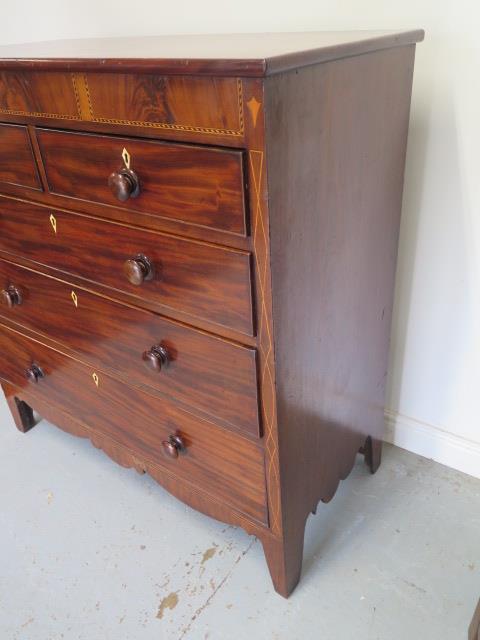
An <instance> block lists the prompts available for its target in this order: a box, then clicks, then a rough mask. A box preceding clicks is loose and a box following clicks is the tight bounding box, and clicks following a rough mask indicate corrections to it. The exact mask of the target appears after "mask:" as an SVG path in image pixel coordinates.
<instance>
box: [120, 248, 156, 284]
mask: <svg viewBox="0 0 480 640" xmlns="http://www.w3.org/2000/svg"><path fill="white" fill-rule="evenodd" d="M123 272H124V273H125V275H126V276H127V278H128V281H129V282H130V283H131V284H134V285H137V286H139V285H141V284H142V283H143V282H145V280H151V279H152V278H153V273H154V269H153V264H152V263H151V262H150V260H149V259H148V258H147V257H146V256H144V255H142V254H138V255H137V256H135V257H134V258H131V259H130V260H126V261H125V263H124V265H123Z"/></svg>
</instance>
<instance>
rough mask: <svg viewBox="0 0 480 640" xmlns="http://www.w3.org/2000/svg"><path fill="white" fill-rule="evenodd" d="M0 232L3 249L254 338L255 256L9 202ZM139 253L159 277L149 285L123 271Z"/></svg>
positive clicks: (4, 203)
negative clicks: (252, 265) (132, 280)
mask: <svg viewBox="0 0 480 640" xmlns="http://www.w3.org/2000/svg"><path fill="white" fill-rule="evenodd" d="M51 216H53V217H54V220H55V228H52V223H51ZM0 234H1V236H2V240H1V242H0V251H6V252H8V253H12V254H15V255H18V256H24V257H26V258H28V259H30V260H32V261H34V262H36V263H38V264H43V265H48V266H51V267H53V268H55V269H58V270H59V271H62V272H64V273H72V274H75V275H78V276H80V277H82V278H83V279H85V280H88V281H89V282H92V283H94V282H98V283H100V284H103V285H105V286H107V287H110V288H111V289H112V290H115V289H116V290H121V291H124V292H126V293H128V294H130V295H131V296H132V297H134V298H136V299H137V300H138V301H141V300H142V299H143V298H145V299H148V300H150V301H152V302H154V303H155V304H156V305H157V306H158V307H159V309H160V310H162V311H165V310H166V309H168V308H169V307H173V308H178V309H179V310H180V311H183V312H184V313H186V314H188V315H190V316H192V318H195V317H199V318H205V319H207V320H211V321H212V322H215V323H217V324H221V325H222V324H223V325H226V326H229V327H232V328H233V329H236V330H237V331H241V332H243V333H247V334H252V333H253V330H254V329H253V319H252V301H251V274H250V255H249V254H248V253H247V252H243V251H235V250H233V249H227V248H223V247H217V246H214V245H209V244H205V243H200V242H191V241H189V240H185V239H183V238H179V237H176V236H171V235H167V234H160V233H151V232H148V231H144V230H142V229H138V228H136V227H130V226H123V225H119V224H114V223H110V222H105V221H102V220H100V219H98V218H92V217H90V216H83V215H78V214H73V213H67V212H65V211H59V210H53V211H52V210H51V209H47V208H40V207H37V206H35V205H33V204H29V203H24V202H17V201H15V200H10V199H5V198H2V197H0ZM66 254H68V256H67V257H66ZM138 254H144V255H145V256H147V257H148V258H149V260H150V261H151V262H152V263H153V265H154V267H155V277H154V278H153V279H152V280H150V281H148V282H145V283H143V284H142V285H141V286H135V285H133V284H131V283H130V282H129V281H128V279H127V277H126V276H125V275H124V273H123V265H124V262H125V261H126V260H128V259H130V258H134V257H135V256H136V255H138Z"/></svg>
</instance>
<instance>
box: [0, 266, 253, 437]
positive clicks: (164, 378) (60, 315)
mask: <svg viewBox="0 0 480 640" xmlns="http://www.w3.org/2000/svg"><path fill="white" fill-rule="evenodd" d="M0 289H1V290H2V295H3V298H2V299H3V301H4V303H9V304H10V305H11V306H8V305H7V304H3V305H2V306H1V307H0V314H1V315H2V316H4V317H6V318H8V319H9V320H12V321H14V322H17V323H20V324H21V325H23V326H25V327H28V328H29V329H32V330H33V331H37V332H40V333H42V334H44V335H46V336H48V337H50V338H51V339H52V340H56V341H58V342H60V343H62V344H64V345H66V346H67V347H69V348H70V349H73V350H74V351H76V352H78V354H79V355H81V357H84V358H85V359H86V360H87V361H88V362H90V363H91V364H93V365H94V366H96V367H98V368H100V369H102V370H104V369H108V370H112V371H114V372H115V374H118V375H119V376H120V377H122V378H123V379H124V380H126V381H128V382H129V383H130V384H134V385H145V386H148V387H150V388H152V389H155V390H156V391H158V392H159V393H161V394H162V395H163V396H166V397H169V398H172V399H173V400H176V401H178V402H181V403H183V404H184V405H189V406H190V405H191V406H192V407H194V408H196V409H200V410H201V411H203V412H205V413H206V414H208V415H210V416H211V417H213V418H215V419H216V420H220V421H221V422H222V424H224V425H225V426H229V427H233V428H237V429H242V430H244V431H246V432H248V433H250V434H252V435H255V436H258V435H259V417H258V397H257V374H256V352H255V350H254V349H250V348H246V347H242V346H239V345H236V344H234V343H232V342H230V341H228V340H223V339H220V338H216V337H214V336H211V335H209V334H206V333H204V332H201V331H196V330H194V329H191V328H189V327H186V326H184V325H181V324H179V323H177V322H173V321H170V320H167V319H165V318H162V317H160V316H157V315H156V314H154V313H151V312H149V311H144V310H143V309H138V308H135V307H131V306H128V305H125V304H122V303H119V302H114V301H112V300H108V299H106V298H104V297H102V296H99V295H96V294H94V293H91V292H89V291H87V290H85V289H82V288H79V287H73V286H72V285H71V284H68V283H67V282H64V281H61V280H57V279H56V278H51V277H47V276H45V275H43V274H40V273H37V272H35V271H33V270H31V269H27V268H24V267H21V266H17V265H15V264H11V263H9V262H6V261H4V260H0ZM157 346H160V347H161V348H162V349H164V351H161V350H155V349H153V350H152V347H157ZM144 354H145V355H144ZM144 357H145V358H146V360H145V361H144ZM164 357H166V360H164V359H163V358H164ZM146 365H150V366H146Z"/></svg>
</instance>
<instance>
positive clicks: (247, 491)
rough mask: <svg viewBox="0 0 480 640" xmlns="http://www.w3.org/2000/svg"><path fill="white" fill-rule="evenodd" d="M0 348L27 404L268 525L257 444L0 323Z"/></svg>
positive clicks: (6, 372)
mask: <svg viewBox="0 0 480 640" xmlns="http://www.w3.org/2000/svg"><path fill="white" fill-rule="evenodd" d="M0 350H1V352H2V366H1V368H0V377H1V378H2V379H3V380H5V381H6V382H8V383H10V384H12V385H13V386H15V387H17V388H19V389H25V388H26V387H28V392H29V394H30V395H31V396H32V398H35V397H38V398H40V399H41V400H42V401H44V402H50V403H52V404H53V405H57V406H59V407H61V408H62V410H64V411H66V412H67V413H68V414H70V415H71V416H73V417H75V418H76V419H77V420H79V421H80V422H82V423H84V424H85V425H87V426H90V427H91V428H93V429H94V430H96V431H98V432H99V433H104V434H106V435H107V436H109V437H111V438H113V439H114V440H115V441H117V442H118V443H119V444H121V445H123V446H125V447H127V448H129V449H130V450H131V451H132V452H133V453H134V454H135V455H136V456H138V458H139V459H140V460H151V461H152V462H154V463H156V464H159V465H161V466H163V467H165V468H167V469H168V470H169V471H170V472H172V473H174V474H176V475H177V476H178V477H181V478H185V479H187V480H188V481H189V482H191V483H193V484H197V485H198V486H199V487H201V488H202V489H203V490H205V491H207V492H208V493H210V494H212V495H214V496H216V497H218V498H219V499H220V500H222V501H224V502H226V503H228V504H229V505H230V506H232V507H233V508H235V509H237V510H239V511H241V512H243V513H245V514H247V515H248V516H250V517H252V518H254V519H255V520H257V521H259V522H262V523H266V521H267V508H266V497H265V469H264V455H263V449H262V447H261V446H260V445H257V444H255V443H254V442H252V441H250V440H248V439H246V438H243V437H242V436H239V435H236V434H234V433H232V432H230V431H227V430H223V429H220V428H219V427H216V426H215V425H213V424H212V423H210V422H207V421H206V420H201V419H199V418H197V417H194V416H193V415H191V414H190V413H187V412H185V411H182V410H180V409H178V408H177V407H176V406H175V405H173V404H172V403H171V402H169V401H168V400H167V399H164V400H159V399H158V398H154V397H153V396H150V395H149V394H146V393H142V392H141V391H139V390H134V389H132V388H131V387H129V386H128V385H126V384H124V383H122V382H120V381H118V380H116V379H115V378H113V377H111V376H109V375H107V374H99V373H97V372H96V371H95V370H94V369H92V368H90V367H89V366H88V365H85V364H83V363H81V362H79V361H77V360H75V359H73V358H71V357H68V356H66V355H65V354H64V353H62V352H61V351H57V350H54V349H52V348H50V347H47V346H45V345H44V344H42V343H41V342H39V341H37V340H33V339H32V338H28V337H26V336H25V335H22V334H21V333H19V332H17V331H13V330H11V329H8V328H7V327H5V326H4V325H1V324H0ZM27 376H28V377H27ZM35 379H36V380H37V381H36V382H35ZM174 438H180V442H181V443H182V445H183V447H184V448H183V450H182V449H181V450H180V452H179V453H178V457H176V458H175V457H166V455H165V451H168V449H169V448H170V449H171V448H172V447H173V444H172V442H173V443H175V440H174ZM177 442H178V441H177ZM164 443H165V444H164Z"/></svg>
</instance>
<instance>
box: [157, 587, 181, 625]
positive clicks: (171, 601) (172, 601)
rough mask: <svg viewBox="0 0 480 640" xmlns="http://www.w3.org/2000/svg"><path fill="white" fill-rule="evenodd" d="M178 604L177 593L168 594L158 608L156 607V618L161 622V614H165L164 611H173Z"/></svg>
mask: <svg viewBox="0 0 480 640" xmlns="http://www.w3.org/2000/svg"><path fill="white" fill-rule="evenodd" d="M177 604H178V591H172V593H169V594H168V596H167V597H166V598H163V600H162V601H161V602H160V606H159V607H158V613H157V618H158V619H159V620H161V619H162V618H163V614H164V613H165V609H175V607H176V606H177Z"/></svg>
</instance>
